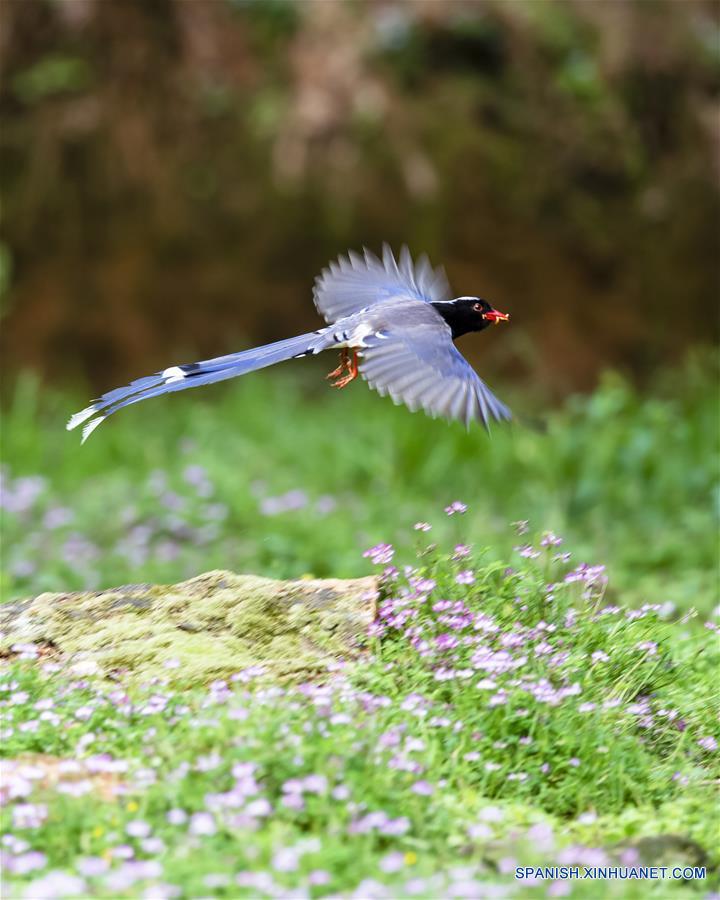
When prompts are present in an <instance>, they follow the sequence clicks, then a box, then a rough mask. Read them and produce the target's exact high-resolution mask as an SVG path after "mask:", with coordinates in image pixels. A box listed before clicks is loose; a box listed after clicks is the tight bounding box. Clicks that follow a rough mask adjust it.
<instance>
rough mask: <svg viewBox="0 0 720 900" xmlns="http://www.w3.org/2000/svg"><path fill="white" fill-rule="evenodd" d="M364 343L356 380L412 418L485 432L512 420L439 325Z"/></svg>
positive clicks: (420, 326)
mask: <svg viewBox="0 0 720 900" xmlns="http://www.w3.org/2000/svg"><path fill="white" fill-rule="evenodd" d="M423 318H425V317H423ZM368 343H369V346H368V347H367V349H363V350H362V358H363V359H362V364H361V366H360V374H361V375H362V376H363V378H364V379H365V380H366V381H367V382H368V384H369V385H370V387H371V388H374V389H375V390H376V391H377V392H378V393H379V394H382V395H383V396H384V395H385V394H389V395H390V396H391V397H392V399H393V402H394V403H404V404H405V406H407V407H408V409H410V410H412V411H413V412H414V411H415V410H416V409H420V408H422V409H424V410H425V412H427V413H428V414H429V415H431V416H432V417H433V418H435V417H437V416H443V417H444V418H446V419H456V420H459V421H461V422H464V423H465V425H466V426H469V425H470V423H471V422H473V421H480V422H482V423H483V425H484V426H485V427H486V428H487V427H488V425H489V423H490V420H491V419H496V420H498V421H500V420H503V419H511V418H512V413H511V412H510V410H509V409H508V408H507V406H505V404H504V403H501V402H500V400H498V399H497V397H495V395H494V394H493V393H492V391H491V390H490V389H489V388H488V387H487V385H486V384H485V383H484V382H483V381H482V379H481V378H480V377H479V376H478V375H477V373H476V372H475V370H474V369H473V368H472V367H471V366H470V364H469V363H468V361H467V360H466V359H465V357H464V356H463V355H462V354H461V353H460V351H459V350H458V349H457V348H456V347H455V345H454V344H453V342H452V336H451V333H450V329H449V328H448V327H447V325H446V324H445V323H444V322H442V321H439V322H438V323H437V324H435V323H427V322H423V323H422V324H416V325H409V326H408V327H407V328H404V329H403V331H402V332H394V331H393V330H388V331H386V332H385V333H383V332H380V333H379V334H377V335H375V336H374V337H373V338H369V339H368Z"/></svg>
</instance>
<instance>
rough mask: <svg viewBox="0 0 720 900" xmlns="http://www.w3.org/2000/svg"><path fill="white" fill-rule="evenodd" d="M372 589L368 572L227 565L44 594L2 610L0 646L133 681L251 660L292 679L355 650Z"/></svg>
mask: <svg viewBox="0 0 720 900" xmlns="http://www.w3.org/2000/svg"><path fill="white" fill-rule="evenodd" d="M377 596H378V583H377V580H376V579H375V578H372V577H368V578H357V579H348V580H343V579H308V580H298V581H275V580H273V579H269V578H262V577H259V576H256V575H237V574H234V573H232V572H225V571H214V572H207V573H205V574H203V575H198V576H197V577H195V578H191V579H190V580H189V581H184V582H181V583H179V584H173V585H154V584H131V585H124V586H121V587H117V588H111V589H109V590H104V591H85V592H77V593H64V594H63V593H59V594H49V593H46V594H40V595H39V596H38V597H35V598H34V599H31V600H24V601H22V602H20V603H16V604H12V605H9V606H5V607H3V608H1V609H0V630H1V631H2V637H1V638H0V653H2V654H3V655H6V656H7V655H10V654H12V653H13V649H12V648H13V647H16V646H17V645H22V644H27V643H33V644H35V645H37V646H39V647H45V648H49V649H51V650H52V652H53V654H54V655H56V656H57V658H58V659H59V660H60V661H61V662H66V663H67V664H68V665H69V666H71V667H78V666H80V667H81V668H83V670H84V671H87V672H90V673H93V672H94V673H96V674H100V675H105V676H108V677H112V676H113V675H114V674H118V673H124V674H126V675H127V676H129V677H130V678H132V679H133V680H139V681H148V680H150V679H151V678H153V677H156V676H161V677H163V678H166V679H169V680H171V681H172V682H173V683H176V684H177V683H181V684H198V683H203V682H206V681H209V680H212V679H214V678H224V677H228V676H230V675H232V674H233V673H235V672H238V671H241V670H243V669H246V668H249V667H251V666H263V667H264V668H265V669H266V670H267V671H268V673H269V674H271V675H272V676H273V677H275V678H281V679H296V678H302V677H305V676H306V675H308V674H312V673H317V672H319V671H323V670H325V669H326V668H327V666H328V664H329V663H332V662H333V661H336V660H338V659H346V660H347V659H353V658H357V657H358V656H360V655H361V654H362V653H363V651H364V649H365V647H366V644H367V628H368V625H369V624H370V623H371V622H372V620H373V618H374V614H375V604H376V600H377ZM170 661H173V662H172V663H171V662H170Z"/></svg>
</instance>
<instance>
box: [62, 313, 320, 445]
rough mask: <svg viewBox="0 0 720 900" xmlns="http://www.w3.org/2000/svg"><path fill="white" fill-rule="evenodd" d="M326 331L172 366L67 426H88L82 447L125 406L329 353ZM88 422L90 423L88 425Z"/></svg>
mask: <svg viewBox="0 0 720 900" xmlns="http://www.w3.org/2000/svg"><path fill="white" fill-rule="evenodd" d="M324 331H325V329H322V330H321V331H316V332H311V333H309V334H301V335H298V336H297V337H294V338H288V339H287V340H284V341H277V343H274V344H267V345H265V346H264V347H255V348H254V349H253V350H243V351H241V352H240V353H229V354H228V355H227V356H218V357H216V358H215V359H205V360H201V361H200V362H195V363H189V364H187V365H182V366H170V367H169V368H167V369H164V370H163V371H162V372H156V373H155V374H154V375H148V376H146V377H145V378H138V379H137V380H136V381H133V382H131V383H130V384H128V385H126V386H125V387H121V388H115V390H112V391H108V392H107V393H106V394H103V395H102V397H100V398H98V399H97V400H94V401H93V402H92V403H91V404H90V406H88V407H86V408H85V409H83V410H81V411H80V412H78V413H75V415H73V416H71V417H70V420H69V422H68V423H67V426H66V427H67V429H68V431H71V430H72V429H73V428H77V427H78V425H82V424H83V422H86V423H87V424H86V425H85V427H84V428H83V431H82V443H83V444H84V443H85V441H86V440H87V439H88V438H89V437H90V435H91V434H92V433H93V431H95V429H96V428H97V427H98V425H100V424H101V423H102V422H104V421H105V419H107V417H108V416H111V415H112V414H113V413H116V412H117V411H118V410H119V409H122V408H123V406H130V404H131V403H139V402H140V401H141V400H149V399H150V398H151V397H158V396H160V395H161V394H169V393H170V392H172V391H184V390H185V389H186V388H191V387H200V386H201V385H204V384H213V383H214V382H216V381H225V379H227V378H236V377H237V376H238V375H245V374H247V373H248V372H254V371H256V370H257V369H264V368H265V367H266V366H272V365H275V363H279V362H284V361H285V360H287V359H293V358H295V357H299V356H306V355H307V354H311V353H319V352H320V350H324V349H326V347H327V346H328V342H327V340H324V339H323V338H324ZM88 419H89V420H90V421H88Z"/></svg>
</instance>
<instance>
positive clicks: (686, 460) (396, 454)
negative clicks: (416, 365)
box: [2, 357, 720, 613]
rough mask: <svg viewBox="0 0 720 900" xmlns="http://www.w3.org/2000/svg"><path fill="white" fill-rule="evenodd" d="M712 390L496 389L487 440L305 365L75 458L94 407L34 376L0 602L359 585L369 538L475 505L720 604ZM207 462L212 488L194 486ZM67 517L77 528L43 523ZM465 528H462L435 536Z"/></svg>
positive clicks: (10, 457) (21, 423)
mask: <svg viewBox="0 0 720 900" xmlns="http://www.w3.org/2000/svg"><path fill="white" fill-rule="evenodd" d="M717 380H718V374H717V366H716V364H715V363H714V362H713V361H711V360H710V359H709V358H707V357H697V358H695V359H693V360H691V361H690V362H689V363H688V364H687V365H686V366H685V367H684V368H683V369H681V370H679V371H674V372H671V373H668V374H667V375H666V376H665V377H664V378H662V379H659V380H658V381H656V383H654V384H652V385H651V386H649V387H648V388H646V389H644V390H640V389H636V388H633V387H631V386H630V385H629V384H628V383H626V382H625V381H623V380H622V378H620V377H619V376H618V375H614V374H609V375H607V376H606V377H605V378H604V379H603V381H602V383H601V385H600V387H599V388H598V390H597V391H596V392H595V393H594V394H593V395H591V396H589V397H581V396H578V397H572V398H570V399H569V400H568V401H567V402H566V403H565V404H564V406H562V407H561V408H560V409H548V408H547V407H546V406H544V405H543V404H542V403H541V402H539V401H538V400H537V398H529V397H527V396H526V395H524V394H523V393H518V394H517V395H516V396H512V394H510V396H507V392H501V393H502V394H503V395H504V396H506V399H508V400H509V401H511V405H512V406H513V408H514V409H515V410H516V412H517V413H518V415H519V418H520V421H521V424H516V425H514V426H513V427H501V426H496V427H494V428H493V431H492V435H491V436H490V437H488V436H487V435H486V434H485V433H484V432H483V431H482V429H480V428H477V427H476V428H473V429H472V430H471V431H470V432H469V433H466V432H465V430H464V429H463V428H462V427H460V426H457V425H452V426H449V425H447V424H446V423H444V422H434V421H432V420H429V419H427V418H426V417H424V416H423V415H422V414H415V415H411V414H410V413H409V412H408V411H407V410H406V409H404V408H395V407H394V406H393V405H392V404H391V403H390V402H389V401H388V400H387V399H381V398H379V397H378V396H377V395H375V394H374V393H372V392H370V391H368V390H367V388H366V386H365V385H363V384H360V383H358V384H355V385H352V386H351V387H350V388H348V389H346V390H345V391H343V392H341V393H339V394H336V393H334V392H332V391H331V390H329V389H328V388H327V387H326V386H325V385H324V384H323V382H322V377H321V372H320V370H319V369H318V370H314V369H312V367H307V366H306V367H304V368H301V367H300V366H299V365H296V366H294V367H290V366H289V367H286V368H285V370H284V371H281V372H279V373H271V374H269V373H260V374H258V375H257V376H248V377H247V378H245V379H240V380H239V381H237V382H233V383H232V384H229V385H227V386H220V387H217V388H205V389H203V390H201V391H189V392H187V393H183V394H179V395H172V396H170V397H166V398H160V399H156V400H153V401H149V402H148V403H145V404H140V405H139V406H136V407H133V408H131V409H129V410H123V411H122V412H121V413H119V414H118V415H117V416H115V417H113V418H112V419H110V420H108V422H106V423H105V424H103V426H102V427H101V428H100V429H99V431H97V432H96V433H95V434H94V435H93V436H92V438H91V439H90V440H89V441H88V443H87V444H86V445H85V446H83V447H80V446H79V439H78V436H77V433H70V434H68V433H66V432H65V431H64V424H65V421H66V419H67V418H68V416H69V414H70V413H71V412H73V411H74V410H76V409H78V408H80V407H81V406H84V405H85V404H86V402H87V398H86V397H84V396H83V395H82V394H80V393H75V394H70V393H59V392H56V391H52V390H51V389H47V388H42V389H41V388H40V387H39V386H38V385H37V383H36V382H35V381H34V380H33V379H32V378H31V377H29V376H28V377H26V378H23V379H21V380H20V381H19V382H18V384H17V386H16V389H15V392H14V395H13V396H12V397H11V399H10V403H9V404H8V406H7V410H6V414H5V417H4V427H3V455H4V461H5V466H6V469H5V474H6V476H8V477H9V479H10V484H9V487H8V483H7V481H6V486H5V490H6V492H12V491H17V490H21V492H22V490H25V491H26V493H27V491H28V490H30V492H31V493H32V486H31V487H30V488H28V487H27V483H24V484H25V488H23V487H22V484H20V487H18V481H17V479H19V478H24V477H28V476H40V477H41V478H42V479H43V481H42V483H41V484H40V485H39V487H38V490H37V497H36V498H35V499H34V501H33V502H32V503H29V504H28V505H27V508H26V509H24V510H23V511H22V512H18V513H13V512H11V511H9V510H7V509H6V510H5V514H4V520H3V529H4V537H5V544H6V547H7V548H8V549H7V550H6V552H5V554H4V558H3V563H4V571H3V581H2V584H3V595H4V596H5V597H15V596H21V595H28V594H33V593H38V592H40V591H44V590H62V589H66V588H82V587H86V586H99V585H112V584H117V583H122V582H129V581H170V582H175V581H178V580H180V579H181V578H182V577H185V576H191V575H194V574H197V573H198V572H200V571H203V570H207V569H212V568H229V569H234V570H237V571H248V572H256V573H258V574H263V575H273V576H281V577H290V576H299V575H302V574H306V573H312V574H314V575H317V576H335V577H339V576H351V575H357V574H363V573H365V572H367V571H368V568H367V564H366V562H365V561H364V560H363V559H362V556H361V551H362V550H363V549H364V548H365V547H367V546H369V545H371V544H374V543H376V542H377V541H380V540H387V541H392V542H393V543H395V544H397V545H398V546H399V547H401V548H403V547H407V546H408V545H409V544H410V543H411V542H412V530H411V527H410V526H412V524H413V523H414V522H416V521H418V520H423V519H425V518H427V516H428V515H429V510H431V509H433V508H437V507H438V506H439V505H444V504H445V503H447V502H450V501H452V500H454V499H461V500H463V501H464V502H465V503H467V504H468V505H469V507H470V509H469V512H468V519H469V523H470V526H471V529H472V531H473V533H474V534H476V535H478V536H479V537H480V538H481V539H482V540H483V542H484V543H487V544H488V545H491V546H492V547H493V548H494V550H495V551H496V552H497V553H498V554H502V553H507V552H508V551H509V550H510V549H511V548H512V546H513V544H514V543H517V541H516V540H515V537H514V535H513V533H512V531H511V530H510V529H509V527H508V525H509V523H510V522H512V521H514V520H518V519H529V520H530V523H531V527H533V528H538V529H539V528H551V529H553V530H555V531H556V532H558V533H559V534H561V535H563V536H564V537H565V538H566V539H567V540H568V541H569V542H570V543H571V544H572V546H573V551H574V553H575V555H576V558H578V559H580V560H585V561H587V562H594V561H600V562H603V563H605V564H607V565H608V568H609V571H610V575H611V591H612V592H613V593H614V594H615V595H616V596H618V597H620V598H621V600H622V602H623V603H624V604H637V603H640V602H643V601H644V600H653V601H655V600H659V601H660V602H663V603H664V602H669V603H672V604H674V605H675V606H676V607H677V608H679V609H687V608H689V607H697V608H699V609H701V610H703V611H704V612H705V613H707V612H708V611H709V610H710V609H711V608H712V607H713V606H714V604H715V603H717V598H716V589H717V584H716V562H717V556H716V550H717V548H716V536H717V531H716V528H717V525H716V522H717V519H716V514H717V509H718V498H719V496H720V495H719V492H718V491H719V489H718V483H719V477H718V404H717V400H718V396H717ZM524 421H530V422H532V423H533V424H532V425H528V424H522V423H523V422H524ZM536 423H541V427H540V425H538V424H536ZM188 467H201V469H195V470H191V471H190V472H188ZM193 471H194V472H195V479H196V480H199V481H200V488H199V490H200V492H201V493H204V494H206V496H199V495H198V488H197V487H196V486H194V485H193V484H190V483H188V480H187V479H188V477H189V478H190V480H192V478H193ZM13 485H14V487H13ZM288 492H296V493H295V494H291V495H290V497H289V499H288V502H287V505H288V506H292V505H293V501H294V503H295V505H296V507H297V508H295V509H288V510H287V511H285V512H280V513H278V514H275V515H263V514H262V513H261V508H262V504H263V498H264V502H265V504H266V505H267V504H268V498H271V499H270V501H269V502H270V505H272V503H273V500H272V498H277V497H283V496H285V495H287V494H288ZM282 503H283V501H282V500H281V501H280V503H279V505H282ZM277 505H278V504H277V503H276V507H277ZM58 507H60V508H62V509H64V510H66V511H67V513H66V514H65V517H66V518H67V519H68V520H69V521H67V522H66V523H65V524H61V525H58V524H57V521H58V515H57V514H56V516H55V522H54V523H53V522H52V515H53V514H52V513H51V515H50V520H51V521H50V522H48V519H46V516H47V514H48V512H49V511H52V510H56V509H57V508H58ZM63 515H64V514H63V513H60V514H59V516H60V517H62V516H63ZM48 524H54V525H55V526H56V527H52V528H51V527H48ZM451 531H452V522H450V521H449V522H447V523H445V525H444V526H442V527H441V528H440V533H439V536H440V537H443V536H445V535H448V534H450V533H451ZM68 541H69V543H68Z"/></svg>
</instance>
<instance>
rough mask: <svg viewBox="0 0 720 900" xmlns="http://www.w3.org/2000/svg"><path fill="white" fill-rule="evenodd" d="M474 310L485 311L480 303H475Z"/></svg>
mask: <svg viewBox="0 0 720 900" xmlns="http://www.w3.org/2000/svg"><path fill="white" fill-rule="evenodd" d="M473 309H474V310H475V312H482V311H483V308H482V306H481V305H480V304H479V303H473Z"/></svg>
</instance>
